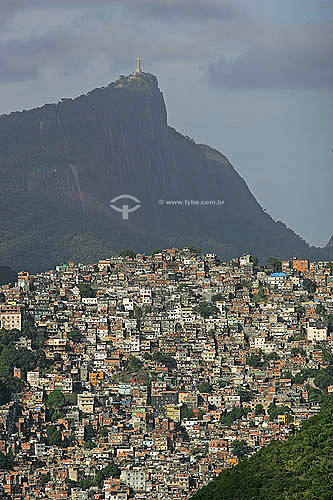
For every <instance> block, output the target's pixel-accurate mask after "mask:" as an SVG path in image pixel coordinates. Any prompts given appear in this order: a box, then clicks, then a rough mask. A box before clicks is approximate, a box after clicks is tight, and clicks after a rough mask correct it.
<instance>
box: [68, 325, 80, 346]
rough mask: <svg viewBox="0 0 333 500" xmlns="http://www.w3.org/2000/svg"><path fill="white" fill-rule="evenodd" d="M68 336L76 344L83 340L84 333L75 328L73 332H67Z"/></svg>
mask: <svg viewBox="0 0 333 500" xmlns="http://www.w3.org/2000/svg"><path fill="white" fill-rule="evenodd" d="M67 338H68V339H69V340H71V341H72V342H74V343H75V344H78V343H79V342H80V341H81V340H82V335H81V333H80V332H79V330H77V329H76V328H75V329H73V330H72V331H71V332H69V333H67Z"/></svg>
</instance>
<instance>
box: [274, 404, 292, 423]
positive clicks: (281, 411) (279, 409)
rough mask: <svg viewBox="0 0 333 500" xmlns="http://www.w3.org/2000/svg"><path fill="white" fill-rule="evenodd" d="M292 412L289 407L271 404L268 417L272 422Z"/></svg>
mask: <svg viewBox="0 0 333 500" xmlns="http://www.w3.org/2000/svg"><path fill="white" fill-rule="evenodd" d="M289 413H291V410H290V408H289V407H288V406H276V405H275V403H271V404H270V405H269V407H268V415H269V419H270V420H276V419H277V417H278V415H288V414H289Z"/></svg>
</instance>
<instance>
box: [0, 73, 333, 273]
mask: <svg viewBox="0 0 333 500" xmlns="http://www.w3.org/2000/svg"><path fill="white" fill-rule="evenodd" d="M0 175H1V186H0V210H1V214H2V215H3V217H2V218H1V220H0V261H1V262H2V263H4V264H7V265H11V266H12V267H15V268H18V267H19V268H24V269H28V270H30V271H37V270H42V269H45V268H50V267H53V266H54V265H55V264H56V263H58V262H61V261H63V260H68V259H75V260H79V261H82V262H83V261H90V262H91V261H95V260H96V259H98V258H101V257H104V256H107V255H110V254H111V253H114V252H118V251H119V250H120V249H121V248H124V247H132V248H133V249H135V250H137V251H150V250H151V249H152V248H154V247H170V246H184V245H186V244H195V245H196V246H200V247H201V248H202V249H203V250H209V251H215V252H216V253H217V254H218V255H219V256H221V257H222V258H226V259H227V258H231V257H234V256H237V255H239V254H241V253H244V252H250V253H252V254H255V255H258V257H259V258H261V259H264V258H267V257H269V256H271V255H274V256H278V257H286V258H290V257H292V256H293V255H301V256H302V257H311V258H325V257H326V256H328V255H330V249H329V248H328V247H327V249H315V248H310V247H309V245H308V244H307V243H306V242H305V241H304V240H303V239H302V238H300V237H299V236H297V235H296V234H295V233H294V232H293V231H291V230H290V229H288V228H287V227H286V226H285V225H284V224H283V223H281V222H275V221H274V220H273V219H272V218H271V217H270V216H269V215H268V214H267V213H265V211H264V210H263V209H262V207H261V206H260V205H259V204H258V203H257V201H256V199H255V198H254V196H253V195H252V194H251V192H250V190H249V189H248V187H247V185H246V183H245V182H244V180H243V179H242V178H241V177H240V176H239V174H238V173H237V172H236V171H235V169H234V168H233V167H232V165H231V164H230V162H229V161H228V160H227V158H226V157H225V156H223V155H222V154H221V153H219V152H218V151H216V150H214V149H212V148H210V147H209V146H206V145H202V144H196V143H195V142H194V141H192V140H191V139H190V138H188V137H185V136H183V135H181V134H180V133H178V132H177V131H176V130H175V129H174V128H172V127H170V126H168V124H167V112H166V106H165V102H164V98H163V94H162V92H161V91H160V89H159V87H158V82H157V79H156V77H155V76H154V75H151V74H149V73H134V74H132V75H129V76H127V77H121V78H120V79H119V80H117V81H116V82H113V83H111V84H110V85H108V86H107V87H104V88H99V89H95V90H93V91H91V92H88V94H85V95H82V96H80V97H78V98H75V99H62V100H61V102H59V103H58V104H48V105H45V106H43V107H41V108H37V109H33V110H30V111H24V112H16V113H12V114H10V115H2V116H1V117H0ZM123 194H128V195H131V196H134V197H135V198H137V199H138V200H140V204H141V207H140V208H139V209H138V210H136V211H135V212H132V213H131V214H130V216H129V219H128V220H122V217H121V214H120V213H119V212H116V211H115V210H112V209H111V208H110V206H109V205H110V200H111V199H113V198H114V197H117V196H119V195H123ZM159 200H162V201H163V202H164V204H162V203H161V202H160V201H159ZM170 200H171V201H172V200H176V201H177V200H178V201H184V200H187V201H189V202H191V203H192V201H193V202H200V203H201V201H204V202H210V201H215V200H216V201H217V200H220V201H224V204H223V205H216V206H213V205H211V204H205V205H203V204H200V205H196V204H189V205H184V204H183V205H171V204H167V201H170ZM332 254H333V251H332Z"/></svg>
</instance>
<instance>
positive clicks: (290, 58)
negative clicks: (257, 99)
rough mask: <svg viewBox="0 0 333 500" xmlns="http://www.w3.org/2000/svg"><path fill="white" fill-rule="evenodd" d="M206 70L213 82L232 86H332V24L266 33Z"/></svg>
mask: <svg viewBox="0 0 333 500" xmlns="http://www.w3.org/2000/svg"><path fill="white" fill-rule="evenodd" d="M276 35H277V34H276ZM206 70H207V73H208V76H209V79H210V80H211V81H212V82H214V83H215V84H218V85H221V86H225V87H229V88H235V89H247V88H258V89H332V88H333V29H332V26H329V27H326V28H322V29H320V30H319V29H317V28H313V27H312V28H306V29H303V31H302V30H298V31H297V33H293V32H283V31H281V32H280V34H279V36H275V37H274V40H270V39H269V36H266V37H265V38H264V39H262V40H261V43H259V42H258V41H256V43H255V44H253V45H252V46H250V47H249V48H248V49H247V50H245V51H244V52H243V53H242V54H241V55H240V56H239V57H238V58H236V59H234V60H233V61H231V62H230V61H226V60H225V59H224V58H223V57H221V58H220V59H218V60H217V61H216V62H215V63H212V64H209V65H208V67H207V68H206Z"/></svg>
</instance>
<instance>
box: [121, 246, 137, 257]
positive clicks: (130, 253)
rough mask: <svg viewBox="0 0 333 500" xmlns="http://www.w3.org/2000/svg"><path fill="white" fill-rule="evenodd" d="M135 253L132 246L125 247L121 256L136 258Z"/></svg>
mask: <svg viewBox="0 0 333 500" xmlns="http://www.w3.org/2000/svg"><path fill="white" fill-rule="evenodd" d="M135 255H136V254H135V252H134V251H133V250H131V249H130V248H124V250H122V251H121V252H120V254H119V256H120V257H130V258H131V259H134V258H135Z"/></svg>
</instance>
